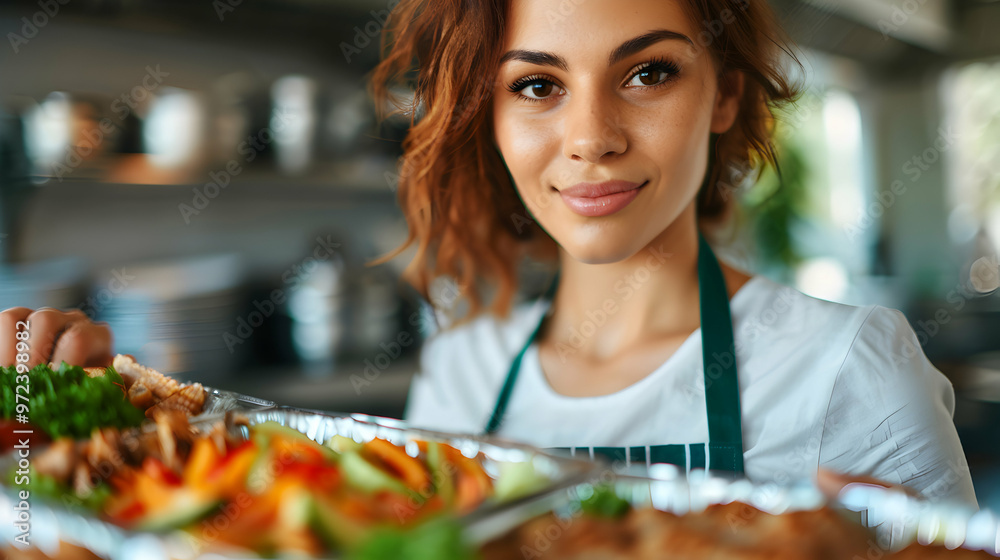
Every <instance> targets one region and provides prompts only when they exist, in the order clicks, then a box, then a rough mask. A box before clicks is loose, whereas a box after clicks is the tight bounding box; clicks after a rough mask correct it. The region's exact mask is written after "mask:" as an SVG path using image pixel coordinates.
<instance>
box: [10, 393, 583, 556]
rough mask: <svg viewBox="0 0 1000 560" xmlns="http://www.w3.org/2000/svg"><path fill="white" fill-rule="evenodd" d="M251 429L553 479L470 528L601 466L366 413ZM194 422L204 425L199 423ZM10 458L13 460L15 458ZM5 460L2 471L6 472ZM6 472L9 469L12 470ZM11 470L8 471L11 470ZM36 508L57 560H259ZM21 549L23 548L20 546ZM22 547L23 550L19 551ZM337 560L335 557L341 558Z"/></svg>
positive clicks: (477, 514)
mask: <svg viewBox="0 0 1000 560" xmlns="http://www.w3.org/2000/svg"><path fill="white" fill-rule="evenodd" d="M215 412H218V411H208V412H206V414H207V416H205V417H204V418H203V419H201V420H200V422H202V423H205V424H207V423H209V422H212V421H215V420H217V419H218V415H217V414H214V413H215ZM245 416H246V417H247V419H248V420H249V424H250V425H253V424H257V423H261V422H267V421H273V422H278V423H280V424H282V425H285V426H288V427H291V428H293V429H295V430H298V431H299V432H302V433H304V434H306V435H307V436H309V437H310V438H311V439H313V440H315V441H318V442H323V441H325V440H326V439H328V438H329V437H331V436H334V435H340V436H344V437H349V438H351V439H354V440H355V441H358V442H364V441H369V440H371V439H373V438H376V437H378V438H383V439H387V440H389V441H391V442H392V443H395V444H397V445H403V446H407V445H416V440H430V441H437V442H441V443H446V444H449V445H451V446H453V447H456V448H457V449H459V450H460V451H461V452H462V453H463V454H465V455H466V456H469V457H474V456H476V455H477V454H479V453H482V457H481V464H482V466H483V468H484V470H485V471H486V472H487V474H489V475H490V476H491V477H493V478H496V476H497V475H498V473H499V469H500V465H501V464H503V463H521V462H527V461H530V462H531V463H532V465H533V467H534V469H535V472H537V473H539V474H541V475H543V476H544V478H546V479H547V484H545V486H544V487H542V488H540V489H539V490H537V491H535V492H532V493H530V494H527V495H523V496H520V497H518V498H515V499H513V500H510V501H507V502H502V503H487V504H485V505H484V506H483V507H480V508H479V509H478V510H476V511H474V512H472V513H470V514H468V515H465V516H463V517H461V518H460V519H459V520H460V521H461V522H462V523H463V524H465V525H472V524H475V523H481V522H483V521H484V520H489V519H492V518H504V515H505V512H508V511H511V510H513V511H518V512H521V511H525V508H527V509H529V510H530V509H532V508H534V509H538V507H539V506H538V505H537V504H542V507H543V508H544V507H547V505H546V504H551V503H554V501H553V500H557V499H558V498H559V497H561V496H562V495H565V493H566V492H567V490H568V489H570V488H573V487H576V486H577V485H579V484H581V483H583V482H585V481H586V480H588V475H589V474H590V473H591V472H592V471H593V469H594V468H595V467H596V465H595V464H594V463H590V462H587V461H581V460H576V459H572V458H568V457H560V456H555V455H551V454H548V453H546V452H544V451H542V450H540V449H537V448H534V447H531V446H527V445H521V444H517V443H512V442H506V441H504V440H500V439H496V438H485V437H478V436H472V435H463V434H452V433H446V432H435V431H428V430H418V429H413V428H410V427H408V426H407V425H406V424H405V423H403V422H401V421H398V420H393V419H387V418H378V417H372V416H366V415H358V414H335V413H327V412H322V411H312V410H305V409H295V408H289V407H272V408H262V409H260V410H257V411H250V412H246V413H245ZM193 425H195V426H197V425H198V422H195V423H194V424H193ZM8 458H9V457H8ZM2 463H3V462H2V461H0V468H4V465H3V464H2ZM5 468H9V465H7V466H6V467H5ZM4 472H6V471H4ZM2 490H3V491H2V492H0V546H15V544H14V539H15V537H16V536H17V535H16V532H15V530H14V527H13V523H14V519H13V517H14V516H13V511H14V510H13V507H14V505H15V504H16V499H15V491H16V490H17V489H16V488H9V487H6V486H4V487H2ZM30 507H31V510H30V511H31V537H30V539H31V545H32V546H33V547H35V548H37V549H39V550H40V551H41V552H44V553H46V554H48V555H50V556H53V555H54V554H55V553H56V552H58V550H59V543H60V541H61V542H65V543H68V544H71V545H76V546H80V547H82V548H85V549H87V550H88V551H90V552H92V553H93V554H95V555H96V556H98V557H100V558H105V559H108V560H154V559H155V560H161V559H162V560H167V559H171V560H189V559H192V560H193V559H202V560H207V559H209V558H212V559H220V558H226V559H233V558H257V557H256V556H248V555H247V553H246V552H245V551H226V550H224V549H220V548H213V549H212V550H210V551H204V550H201V549H199V547H197V546H196V545H195V543H194V540H193V539H192V538H191V537H189V536H188V535H187V534H186V533H183V532H181V531H175V532H173V533H167V534H156V533H143V532H136V531H128V530H125V529H122V528H120V527H118V526H116V525H113V524H111V523H108V522H106V521H103V520H101V519H100V518H98V517H97V516H96V515H89V514H81V513H78V512H74V511H71V510H69V509H67V508H65V507H62V506H61V505H60V504H56V503H53V502H43V501H41V500H39V499H35V500H33V501H32V502H31V504H30ZM18 546H19V545H18ZM19 547H20V546H19ZM334 558H335V556H334Z"/></svg>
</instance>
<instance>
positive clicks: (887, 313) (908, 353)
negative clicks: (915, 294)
mask: <svg viewBox="0 0 1000 560" xmlns="http://www.w3.org/2000/svg"><path fill="white" fill-rule="evenodd" d="M732 312H733V331H734V339H735V344H736V354H737V356H741V355H742V356H743V360H744V361H746V362H748V366H749V367H747V368H746V370H747V373H748V374H752V373H753V372H757V374H755V375H751V376H752V377H754V378H757V377H761V378H763V377H770V376H772V375H773V374H775V373H777V372H787V373H788V375H800V374H801V372H806V371H808V372H810V375H809V376H808V377H809V382H810V383H819V384H824V383H825V385H827V386H829V387H831V388H832V386H833V384H835V383H837V381H838V380H839V383H838V385H841V386H842V385H843V384H844V382H845V380H846V379H845V378H849V379H850V383H851V384H852V385H854V386H855V388H856V389H858V390H864V389H863V387H865V386H869V387H870V386H873V385H876V384H877V385H887V386H892V385H896V384H908V385H911V386H912V385H913V381H916V380H917V379H919V380H920V381H922V382H923V383H921V384H925V383H926V384H929V385H931V386H934V387H935V389H936V390H938V391H940V390H941V389H942V387H941V385H942V379H943V376H941V374H940V373H939V372H937V371H936V370H935V369H934V368H933V366H932V365H931V364H930V362H929V361H928V360H927V358H926V356H925V355H924V353H923V349H922V348H921V344H920V341H919V340H918V339H917V336H916V334H915V333H914V330H913V328H912V327H911V326H910V324H909V322H908V321H907V319H906V317H905V316H904V315H903V313H902V312H900V311H898V310H896V309H892V308H889V307H885V306H881V305H865V306H855V305H847V304H842V303H835V302H831V301H827V300H823V299H819V298H816V297H812V296H809V295H806V294H804V293H802V292H800V291H798V290H796V289H794V288H791V287H788V286H784V285H782V284H778V283H775V282H773V281H771V280H768V279H766V278H762V277H754V279H753V280H751V282H750V283H748V284H747V286H746V287H745V289H744V290H741V291H740V292H738V293H737V294H736V296H735V297H734V298H733V306H732ZM795 372H799V374H796V373H795ZM750 381H753V379H750ZM813 387H814V388H815V387H816V385H813Z"/></svg>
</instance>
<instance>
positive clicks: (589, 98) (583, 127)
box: [563, 93, 628, 163]
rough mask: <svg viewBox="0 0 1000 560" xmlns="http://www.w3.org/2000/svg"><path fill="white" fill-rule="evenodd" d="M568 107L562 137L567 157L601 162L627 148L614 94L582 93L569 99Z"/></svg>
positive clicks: (564, 152) (589, 161)
mask: <svg viewBox="0 0 1000 560" xmlns="http://www.w3.org/2000/svg"><path fill="white" fill-rule="evenodd" d="M567 109H568V110H567V112H566V126H565V128H564V130H565V131H566V133H565V137H564V138H563V154H564V155H565V156H566V157H568V158H570V159H574V160H581V161H586V162H588V163H598V162H600V161H601V160H602V159H606V158H608V157H611V156H613V155H615V154H621V153H623V152H624V151H625V149H626V148H627V147H628V142H627V140H626V136H625V127H624V123H622V121H621V118H620V115H619V114H618V111H617V109H616V107H615V102H614V100H613V96H611V95H600V94H592V93H585V94H580V95H577V96H575V97H574V98H572V99H570V102H569V107H568V108H567Z"/></svg>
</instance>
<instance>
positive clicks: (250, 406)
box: [192, 387, 276, 421]
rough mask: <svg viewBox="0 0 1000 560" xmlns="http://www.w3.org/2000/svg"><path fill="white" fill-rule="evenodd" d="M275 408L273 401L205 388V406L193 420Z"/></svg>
mask: <svg viewBox="0 0 1000 560" xmlns="http://www.w3.org/2000/svg"><path fill="white" fill-rule="evenodd" d="M275 406H276V405H275V404H274V402H273V401H269V400H265V399H260V398H257V397H251V396H249V395H243V394H240V393H233V392H232V391H223V390H221V389H213V388H212V387H205V405H204V406H203V407H202V410H201V413H199V414H198V415H197V416H194V417H192V420H194V421H197V420H198V419H199V418H203V417H211V416H216V415H218V414H221V413H224V412H228V411H230V410H238V411H255V410H265V409H269V408H274V407H275Z"/></svg>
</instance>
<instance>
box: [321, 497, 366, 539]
mask: <svg viewBox="0 0 1000 560" xmlns="http://www.w3.org/2000/svg"><path fill="white" fill-rule="evenodd" d="M311 506H312V511H311V514H312V515H311V516H310V522H309V525H310V526H311V527H312V529H313V531H315V532H316V534H317V535H318V536H319V537H320V539H321V540H322V541H323V542H324V543H325V544H326V545H327V546H328V547H330V549H332V550H344V549H348V548H352V547H354V546H355V545H357V544H358V543H359V542H361V541H363V540H364V539H365V537H366V535H367V534H368V528H367V527H365V526H364V525H362V524H361V523H359V522H358V521H357V520H355V519H352V518H350V517H349V516H347V515H345V514H344V513H343V512H341V511H340V510H338V509H337V507H336V506H335V505H334V504H332V503H329V502H327V500H326V499H325V498H323V497H322V496H314V497H313V498H312V500H311Z"/></svg>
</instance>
